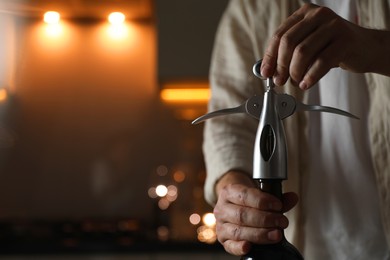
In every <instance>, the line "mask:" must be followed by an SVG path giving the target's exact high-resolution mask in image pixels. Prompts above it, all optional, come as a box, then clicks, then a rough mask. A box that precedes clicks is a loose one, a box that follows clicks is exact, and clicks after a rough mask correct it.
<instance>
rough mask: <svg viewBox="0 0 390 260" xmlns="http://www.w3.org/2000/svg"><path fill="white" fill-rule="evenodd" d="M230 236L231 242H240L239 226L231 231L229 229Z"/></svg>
mask: <svg viewBox="0 0 390 260" xmlns="http://www.w3.org/2000/svg"><path fill="white" fill-rule="evenodd" d="M231 235H232V238H233V240H236V241H238V240H240V237H241V227H240V226H234V227H233V228H232V229H231Z"/></svg>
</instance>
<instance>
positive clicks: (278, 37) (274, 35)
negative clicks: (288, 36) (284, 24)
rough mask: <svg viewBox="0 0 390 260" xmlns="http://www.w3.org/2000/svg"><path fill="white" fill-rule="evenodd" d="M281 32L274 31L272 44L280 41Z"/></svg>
mask: <svg viewBox="0 0 390 260" xmlns="http://www.w3.org/2000/svg"><path fill="white" fill-rule="evenodd" d="M282 37H283V32H282V31H279V30H278V31H276V32H275V33H274V34H273V35H272V38H271V41H272V42H274V43H279V42H280V41H281V40H282Z"/></svg>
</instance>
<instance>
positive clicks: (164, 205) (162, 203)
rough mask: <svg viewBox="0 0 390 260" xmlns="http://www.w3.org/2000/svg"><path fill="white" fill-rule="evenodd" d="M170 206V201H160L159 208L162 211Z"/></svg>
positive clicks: (163, 199)
mask: <svg viewBox="0 0 390 260" xmlns="http://www.w3.org/2000/svg"><path fill="white" fill-rule="evenodd" d="M169 205H171V203H170V202H169V200H167V199H165V198H162V199H160V200H159V201H158V207H159V208H160V209H161V210H166V209H167V208H168V207H169Z"/></svg>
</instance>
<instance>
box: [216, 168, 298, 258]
mask: <svg viewBox="0 0 390 260" xmlns="http://www.w3.org/2000/svg"><path fill="white" fill-rule="evenodd" d="M216 189H217V194H218V201H217V204H216V206H215V208H214V215H215V217H216V219H217V225H216V229H217V236H218V240H219V242H220V243H221V244H222V245H223V246H224V248H225V250H226V251H227V252H228V253H230V254H233V255H244V254H246V253H248V252H249V250H250V247H251V244H252V243H255V244H272V243H277V242H279V241H280V240H281V239H282V233H281V229H284V228H286V227H287V226H288V219H287V218H286V217H285V216H284V215H283V214H282V213H283V212H286V211H288V210H290V209H291V208H293V207H294V206H295V205H296V204H297V202H298V196H297V195H296V194H295V193H286V194H284V195H283V201H280V200H279V199H277V198H276V197H274V196H272V195H270V194H268V193H265V192H262V191H261V190H260V189H259V188H257V187H256V186H255V184H254V182H253V181H252V180H251V179H250V178H249V177H248V175H246V174H244V173H241V172H229V173H227V174H226V175H225V176H224V177H222V178H221V180H220V181H219V182H218V183H217V187H216Z"/></svg>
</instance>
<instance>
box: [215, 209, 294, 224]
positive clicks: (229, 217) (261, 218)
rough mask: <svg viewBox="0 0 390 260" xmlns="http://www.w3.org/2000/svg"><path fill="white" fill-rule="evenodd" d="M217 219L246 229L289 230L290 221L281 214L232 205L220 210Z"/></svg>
mask: <svg viewBox="0 0 390 260" xmlns="http://www.w3.org/2000/svg"><path fill="white" fill-rule="evenodd" d="M216 218H217V219H218V221H220V222H228V223H232V224H236V225H240V226H246V227H263V228H282V229H284V228H287V226H288V219H287V217H285V216H284V215H283V214H281V213H275V212H267V211H260V210H257V209H254V208H248V207H242V206H237V205H233V204H230V205H229V206H225V207H224V209H223V210H218V212H217V214H216Z"/></svg>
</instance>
